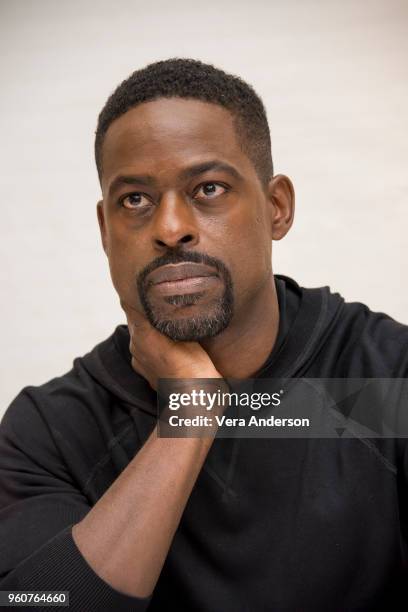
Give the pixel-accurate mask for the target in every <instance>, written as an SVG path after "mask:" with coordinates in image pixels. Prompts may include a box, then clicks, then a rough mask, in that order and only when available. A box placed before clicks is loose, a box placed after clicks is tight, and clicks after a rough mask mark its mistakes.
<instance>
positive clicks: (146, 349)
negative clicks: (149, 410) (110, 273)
mask: <svg viewBox="0 0 408 612" xmlns="http://www.w3.org/2000/svg"><path fill="white" fill-rule="evenodd" d="M120 305H121V306H122V308H123V310H124V312H125V314H126V318H127V323H128V328H129V334H130V344H129V350H130V353H131V355H132V367H133V369H134V370H135V371H136V372H138V373H139V374H141V375H142V376H143V377H144V378H146V380H147V381H148V382H149V384H150V386H151V387H152V388H153V389H155V390H156V391H157V382H158V379H159V378H222V376H221V374H220V373H219V372H218V371H217V370H216V368H215V366H214V364H213V362H212V361H211V359H210V357H209V355H208V354H207V353H206V352H205V350H204V349H203V347H202V346H201V345H200V344H199V343H198V342H176V341H174V340H171V339H170V338H168V337H167V336H165V335H164V334H161V333H160V332H159V331H157V329H155V328H154V327H153V326H152V325H151V324H150V323H149V321H148V320H147V319H146V318H145V317H144V316H143V315H142V314H140V313H139V312H138V311H137V310H136V309H135V308H133V307H132V306H129V305H128V304H125V303H124V302H123V301H122V300H120Z"/></svg>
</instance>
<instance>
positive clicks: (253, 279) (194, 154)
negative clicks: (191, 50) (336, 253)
mask: <svg viewBox="0 0 408 612" xmlns="http://www.w3.org/2000/svg"><path fill="white" fill-rule="evenodd" d="M102 193H103V201H102V202H99V203H98V219H99V224H100V229H101V235H102V241H103V245H104V249H105V251H106V254H107V256H108V258H109V266H110V271H111V277H112V281H113V284H114V287H115V289H116V291H117V293H118V295H119V297H120V299H121V301H122V302H124V303H125V304H127V305H129V306H130V307H133V308H136V309H137V310H139V311H140V312H142V313H144V314H145V316H146V317H147V318H148V319H149V321H150V322H151V323H152V325H154V326H155V327H156V328H157V329H159V331H161V332H162V333H165V334H166V335H168V336H169V337H170V338H172V339H174V340H197V341H199V340H202V339H204V338H208V337H211V336H215V335H217V334H219V333H220V332H222V331H223V330H224V329H225V328H226V327H227V326H228V325H229V324H230V323H231V321H233V320H237V321H239V320H240V317H242V316H245V311H246V309H248V307H249V305H250V302H251V300H253V299H254V298H255V297H256V295H257V293H258V292H260V291H261V289H262V287H264V285H265V283H267V282H268V280H270V277H271V238H272V232H271V225H272V223H271V204H270V201H269V199H268V195H267V192H266V191H265V190H264V189H263V187H262V185H261V182H260V180H259V178H258V176H257V174H256V171H255V168H254V166H253V164H252V162H251V161H250V160H249V158H248V157H247V156H246V154H245V153H243V151H242V149H241V147H240V144H239V141H238V138H237V134H236V129H235V126H234V123H233V118H232V115H231V114H230V113H229V111H227V110H226V109H224V108H222V107H220V106H218V105H215V104H209V103H205V102H200V101H197V100H185V99H178V98H170V99H159V100H155V101H153V102H146V103H144V104H141V105H139V106H137V107H135V108H134V109H131V110H130V111H128V112H127V113H125V114H124V115H122V116H121V117H120V118H118V119H117V120H115V121H114V122H113V123H112V124H111V125H110V127H109V129H108V131H107V133H106V136H105V140H104V144H103V153H102Z"/></svg>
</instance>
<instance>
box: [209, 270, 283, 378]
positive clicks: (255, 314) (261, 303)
mask: <svg viewBox="0 0 408 612" xmlns="http://www.w3.org/2000/svg"><path fill="white" fill-rule="evenodd" d="M278 329H279V304H278V296H277V294H276V287H275V282H274V278H273V275H272V273H271V275H270V277H269V278H268V280H267V282H266V283H265V284H264V285H263V286H262V287H261V289H260V290H259V292H258V294H257V295H256V296H255V297H254V298H253V299H252V300H251V303H250V304H249V305H248V307H247V308H246V309H245V312H244V313H239V314H237V315H234V317H233V319H232V321H231V323H230V325H229V326H228V327H227V329H226V330H225V331H224V332H222V333H221V334H220V335H219V336H215V337H214V338H208V339H206V340H203V341H202V342H200V344H201V345H202V347H203V348H204V349H205V351H206V352H207V353H208V355H209V356H210V358H211V360H212V362H213V363H214V365H215V367H216V368H217V370H218V372H219V373H220V374H221V375H222V376H223V377H224V378H251V376H252V375H253V374H255V373H256V372H257V371H258V370H259V368H260V367H261V366H262V365H263V364H264V363H265V361H266V359H267V358H268V356H269V354H270V352H271V351H272V349H273V346H274V344H275V342H276V338H277V335H278Z"/></svg>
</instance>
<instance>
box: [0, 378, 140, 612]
mask: <svg viewBox="0 0 408 612" xmlns="http://www.w3.org/2000/svg"><path fill="white" fill-rule="evenodd" d="M89 510H90V505H89V502H88V500H87V499H86V497H85V496H84V495H83V494H82V493H81V491H80V490H79V489H77V488H76V487H75V483H74V482H73V480H72V477H71V475H70V474H69V473H68V472H67V470H66V467H65V464H64V461H63V459H62V457H61V455H60V453H59V452H58V449H57V447H56V444H55V443H54V441H53V438H52V436H51V435H50V431H49V425H48V424H47V423H46V422H45V421H44V419H43V417H42V416H41V415H40V413H39V411H38V410H37V408H36V406H35V405H34V403H33V401H32V400H31V399H30V397H29V395H28V394H26V393H24V389H23V391H21V392H20V393H19V394H18V395H17V397H16V398H15V399H14V400H13V402H12V403H11V404H10V406H9V408H8V409H7V411H6V413H5V415H4V417H3V420H2V421H1V423H0V590H2V591H7V590H16V591H69V607H70V609H71V610H74V611H78V612H79V611H80V610H81V611H83V610H92V612H99V611H100V612H109V611H111V610H112V611H115V612H116V611H123V612H130V611H135V612H144V611H145V610H147V609H148V605H149V603H150V600H151V596H150V597H148V598H138V597H133V596H130V595H127V594H125V593H121V592H120V591H117V590H116V589H114V588H112V587H111V586H110V585H109V584H108V583H107V582H105V581H104V580H103V579H102V578H101V577H100V576H98V575H97V574H96V572H94V570H93V569H92V568H91V566H90V565H89V564H88V562H87V561H86V560H85V558H84V557H83V555H82V554H81V552H80V551H79V549H78V547H77V546H76V544H75V541H74V539H73V537H72V526H73V525H74V524H75V523H77V522H78V521H80V520H81V519H82V518H83V517H84V516H85V515H86V514H87V513H88V511H89ZM36 609H43V608H39V607H37V608H36ZM44 610H49V608H48V607H47V608H45V607H44Z"/></svg>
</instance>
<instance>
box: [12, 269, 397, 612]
mask: <svg viewBox="0 0 408 612" xmlns="http://www.w3.org/2000/svg"><path fill="white" fill-rule="evenodd" d="M275 279H276V285H277V290H278V299H279V308H280V313H281V318H280V326H279V334H278V339H277V342H276V344H275V346H274V348H273V350H272V352H271V355H270V356H269V358H268V359H267V361H266V362H265V364H264V366H263V367H262V368H261V369H260V370H259V371H258V372H257V375H256V376H257V377H261V378H262V377H279V376H285V377H314V378H348V377H353V378H357V377H359V378H362V377H364V378H365V377H368V378H375V377H390V378H396V377H400V378H405V377H407V372H408V327H407V326H405V325H401V324H400V323H397V322H396V321H394V320H393V319H391V318H390V317H388V316H386V315H384V314H382V313H374V312H372V311H370V310H369V309H368V308H367V307H366V306H364V305H363V304H359V303H345V302H344V300H343V298H342V297H341V296H339V295H338V294H336V293H331V292H330V290H329V288H328V287H323V288H319V289H303V288H300V287H299V286H298V285H297V284H296V283H295V282H294V281H293V280H291V279H288V278H287V277H284V276H276V277H275ZM407 408H408V407H407ZM155 424H156V393H155V392H154V391H153V390H152V389H151V387H150V386H149V384H148V383H147V381H146V380H145V379H144V378H142V377H141V376H139V375H138V374H137V373H136V372H135V371H134V370H133V369H132V366H131V356H130V353H129V332H128V329H127V327H126V326H125V325H119V326H118V327H117V328H116V330H115V331H114V333H113V334H112V335H111V336H110V337H109V338H107V339H106V340H105V341H103V342H101V343H100V344H98V345H97V346H96V347H95V348H94V349H93V350H91V351H90V352H89V353H87V354H86V355H85V356H84V357H78V358H76V359H75V360H74V362H73V368H72V369H71V370H70V371H69V372H67V373H66V374H64V375H63V376H59V377H57V378H54V379H52V380H50V381H48V382H47V383H45V384H42V385H39V386H27V387H25V388H23V389H22V390H21V391H20V393H19V394H18V395H17V396H16V397H15V399H14V400H13V402H12V403H11V405H10V406H9V407H8V409H7V411H6V413H5V415H4V417H3V420H2V422H1V425H0V546H1V550H0V590H47V591H50V590H54V591H55V590H56V591H59V590H66V591H69V592H70V609H71V610H74V611H75V612H76V611H78V612H94V611H95V612H96V611H101V612H109V611H111V610H112V611H115V612H116V611H121V610H123V611H131V610H134V611H144V610H148V611H149V612H153V611H156V610H160V611H167V610H170V609H175V610H177V611H178V612H182V611H191V612H266V611H276V612H300V611H301V612H336V611H337V612H346V611H354V610H359V611H360V610H361V611H363V610H384V611H385V610H386V611H387V612H388V611H392V610H406V609H407V608H408V577H407V576H408V574H407V547H406V543H407V539H406V536H407V519H408V508H407V505H408V496H407V492H408V483H407V479H408V454H407V444H406V441H405V439H397V438H391V439H379V438H378V439H377V438H375V439H358V438H339V439H323V438H322V439H307V438H296V439H294V438H286V439H270V438H269V439H265V438H264V439H246V438H233V439H226V438H216V439H215V441H214V443H213V445H212V447H211V449H210V451H209V454H208V456H207V459H206V461H205V464H204V466H203V469H202V470H201V472H200V475H199V477H198V479H197V482H196V484H195V486H194V488H193V491H192V494H191V496H190V498H189V501H188V503H187V506H186V508H185V511H184V513H183V516H182V520H181V522H180V525H179V527H178V529H177V532H176V534H175V537H174V539H173V542H172V545H171V548H170V550H169V553H168V556H167V559H166V562H165V565H164V567H163V570H162V572H161V575H160V578H159V580H158V583H157V585H156V588H155V590H154V592H153V594H152V596H151V597H150V598H147V599H139V598H137V597H131V596H128V595H126V594H123V593H121V592H119V591H117V590H115V589H114V588H112V587H111V586H110V585H109V584H107V583H106V582H105V581H104V580H102V579H101V578H100V577H99V576H98V575H97V574H96V573H95V572H94V571H93V570H92V568H91V567H90V566H89V565H88V563H87V562H86V561H85V559H84V558H83V556H82V555H81V553H80V552H79V550H78V548H77V547H76V545H75V542H74V540H73V538H72V532H71V528H72V525H73V524H75V523H76V522H78V521H79V520H81V519H82V518H83V517H84V516H85V515H86V514H87V512H88V511H89V509H90V508H91V507H92V506H93V505H94V504H95V503H96V502H97V501H98V499H99V498H100V497H101V496H102V495H103V493H104V492H105V491H106V490H107V489H108V488H109V487H110V485H111V484H112V483H113V482H114V480H115V479H116V478H117V477H118V475H119V474H120V473H121V472H122V470H123V469H124V468H125V467H126V466H127V465H128V463H129V462H130V461H131V459H132V458H133V457H134V455H135V454H136V453H137V452H138V451H139V450H140V448H141V447H142V445H143V443H144V442H145V441H146V439H147V438H148V436H149V434H150V433H151V432H152V430H153V428H154V427H155ZM136 510H137V509H135V511H136ZM129 529H131V526H130V527H129ZM41 609H42V608H41ZM45 609H48V608H44V610H45Z"/></svg>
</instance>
